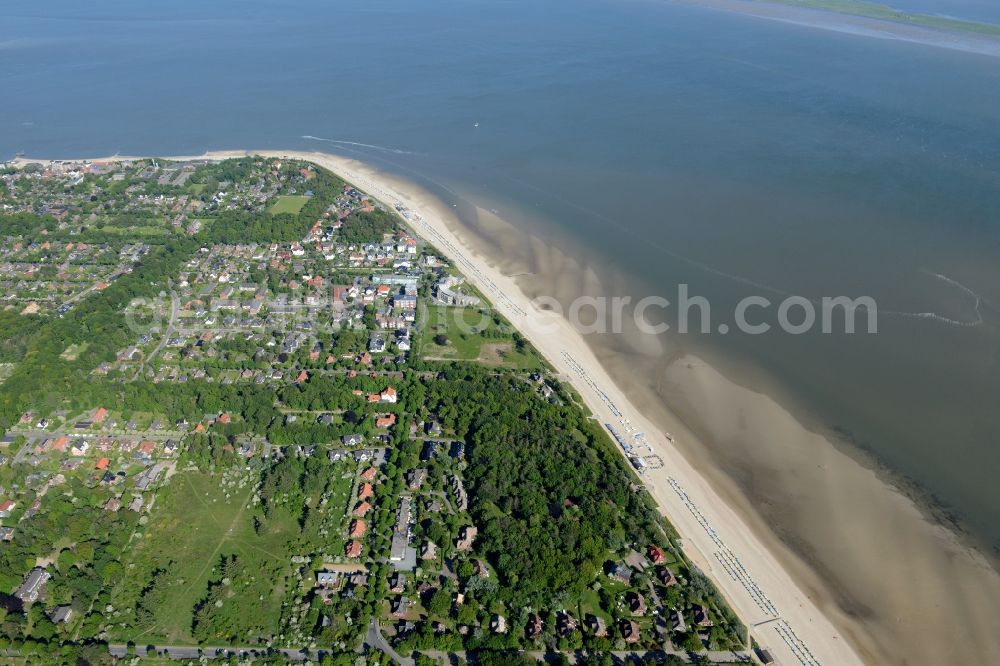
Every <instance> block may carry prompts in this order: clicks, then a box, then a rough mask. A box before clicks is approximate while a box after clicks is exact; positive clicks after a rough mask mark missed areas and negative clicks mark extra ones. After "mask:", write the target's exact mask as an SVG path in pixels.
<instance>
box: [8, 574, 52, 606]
mask: <svg viewBox="0 0 1000 666" xmlns="http://www.w3.org/2000/svg"><path fill="white" fill-rule="evenodd" d="M51 577H52V574H50V573H49V572H48V571H46V570H45V569H43V568H42V567H35V568H34V569H32V570H31V571H29V572H28V575H26V576H25V577H24V582H22V583H21V586H20V587H19V588H17V591H16V592H14V596H15V597H17V598H18V599H20V600H21V601H23V602H24V603H26V604H30V603H33V602H35V601H37V600H38V597H39V596H41V594H42V593H43V592H44V591H45V583H47V582H48V580H49V578H51Z"/></svg>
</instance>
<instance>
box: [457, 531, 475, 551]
mask: <svg viewBox="0 0 1000 666" xmlns="http://www.w3.org/2000/svg"><path fill="white" fill-rule="evenodd" d="M478 534H479V530H478V529H477V528H476V526H475V525H466V526H465V527H463V528H462V531H461V532H460V533H459V539H458V541H456V542H455V549H456V550H459V551H467V550H470V549H471V548H472V542H473V541H475V540H476V535H478Z"/></svg>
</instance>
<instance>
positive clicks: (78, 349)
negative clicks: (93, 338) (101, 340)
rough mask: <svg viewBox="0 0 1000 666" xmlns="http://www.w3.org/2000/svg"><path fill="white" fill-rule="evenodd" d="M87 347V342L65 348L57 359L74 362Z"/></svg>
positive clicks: (0, 375)
mask: <svg viewBox="0 0 1000 666" xmlns="http://www.w3.org/2000/svg"><path fill="white" fill-rule="evenodd" d="M88 346H90V343H89V342H81V343H79V344H72V345H70V346H69V347H66V349H64V350H63V353H62V354H59V358H61V359H62V360H64V361H75V360H76V359H78V358H80V354H82V353H83V352H85V351H86V350H87V347H88ZM0 372H2V370H0ZM0 377H2V374H0Z"/></svg>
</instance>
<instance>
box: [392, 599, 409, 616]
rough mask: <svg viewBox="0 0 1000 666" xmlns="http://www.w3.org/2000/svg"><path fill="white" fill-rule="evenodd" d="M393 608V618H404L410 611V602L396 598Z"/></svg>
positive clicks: (393, 601)
mask: <svg viewBox="0 0 1000 666" xmlns="http://www.w3.org/2000/svg"><path fill="white" fill-rule="evenodd" d="M391 607H392V616H393V617H395V618H400V617H403V616H405V615H406V613H407V611H409V610H410V600H409V599H407V598H406V597H396V598H395V599H393V600H392V604H391Z"/></svg>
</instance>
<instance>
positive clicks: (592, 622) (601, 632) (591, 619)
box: [587, 615, 608, 638]
mask: <svg viewBox="0 0 1000 666" xmlns="http://www.w3.org/2000/svg"><path fill="white" fill-rule="evenodd" d="M587 628H588V629H590V631H591V632H592V633H593V634H594V636H595V637H597V638H604V637H605V636H607V635H608V627H607V625H606V624H605V623H604V618H602V617H599V616H597V615H588V616H587Z"/></svg>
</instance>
